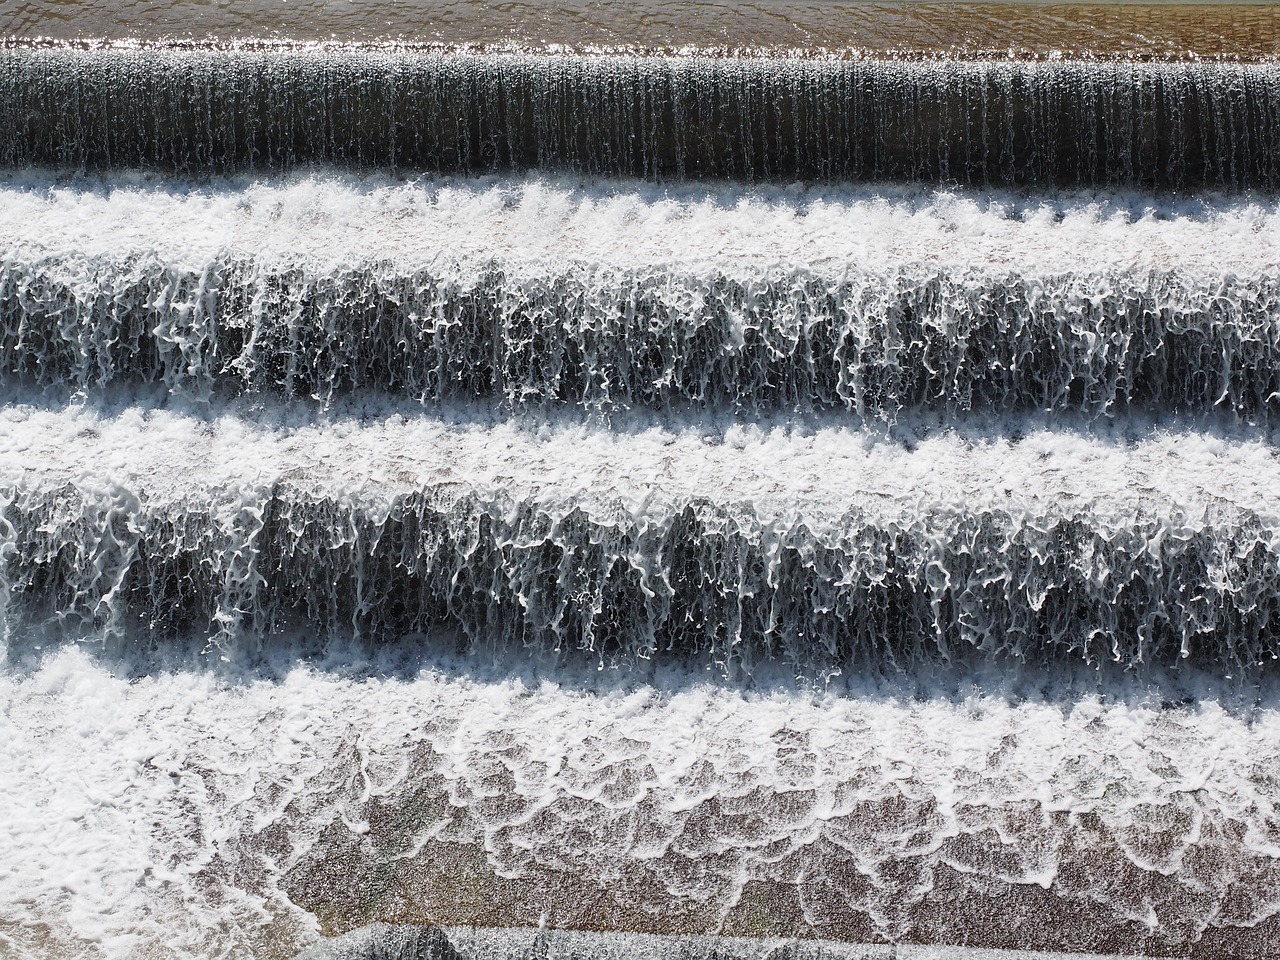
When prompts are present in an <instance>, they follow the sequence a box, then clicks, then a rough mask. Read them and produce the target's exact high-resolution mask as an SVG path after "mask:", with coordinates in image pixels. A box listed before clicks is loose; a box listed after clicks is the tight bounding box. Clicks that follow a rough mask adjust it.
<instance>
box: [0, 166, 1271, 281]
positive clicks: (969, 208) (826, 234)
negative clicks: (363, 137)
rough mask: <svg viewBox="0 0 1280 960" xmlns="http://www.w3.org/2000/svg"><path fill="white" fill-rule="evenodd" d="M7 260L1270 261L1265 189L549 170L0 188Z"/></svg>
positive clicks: (43, 181)
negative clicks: (717, 182)
mask: <svg viewBox="0 0 1280 960" xmlns="http://www.w3.org/2000/svg"><path fill="white" fill-rule="evenodd" d="M0 249H3V251H4V256H6V257H7V258H10V259H13V258H17V257H29V256H31V255H32V253H34V252H39V253H43V254H44V255H47V256H51V257H53V256H59V255H67V254H74V255H76V256H83V257H95V256H96V257H113V258H114V257H120V256H127V255H131V254H133V255H137V254H154V255H156V256H159V257H161V258H162V259H165V260H167V261H170V262H172V263H174V264H176V265H179V266H180V267H182V268H185V269H199V268H201V267H202V266H204V265H205V264H208V263H210V262H213V261H215V260H217V259H218V258H219V256H224V255H226V254H227V253H233V252H242V253H250V254H252V255H254V256H255V257H260V258H264V259H266V260H267V261H268V262H269V261H270V259H271V258H273V257H274V258H279V259H280V260H287V261H304V262H310V263H313V264H324V265H335V264H338V265H342V264H345V265H350V264H353V263H366V262H369V261H374V262H378V261H393V262H400V263H413V264H418V265H430V264H432V263H449V264H457V263H466V262H469V261H470V262H477V261H478V262H482V263H483V262H488V261H491V260H492V259H493V258H494V257H495V255H496V256H498V257H499V258H500V259H501V261H502V262H503V263H504V265H509V266H511V267H512V268H513V269H517V270H518V269H521V268H522V267H523V268H524V269H542V270H545V268H546V265H547V264H548V263H557V262H560V263H563V262H585V263H590V264H598V265H600V266H602V267H610V266H611V267H620V268H622V267H640V266H644V267H662V266H674V265H678V267H679V268H680V269H681V270H689V271H698V272H704V271H708V270H713V269H715V268H717V267H721V268H723V267H729V266H731V267H740V266H742V265H744V264H747V265H752V266H754V267H755V268H757V269H759V270H764V271H769V270H778V269H787V268H790V267H794V266H796V265H807V266H810V267H814V268H834V269H835V270H837V271H839V270H843V269H847V268H849V267H851V266H856V267H858V268H862V269H876V268H880V269H888V268H900V267H904V266H909V265H913V264H920V263H929V264H942V265H950V266H970V265H982V266H983V267H984V268H985V269H988V270H997V269H1000V268H1013V267H1016V268H1019V269H1022V270H1029V271H1035V270H1039V271H1064V270H1074V271H1078V270H1080V269H1082V268H1087V269H1092V270H1104V269H1111V270H1116V269H1120V270H1125V271H1133V272H1141V271H1144V270H1153V269H1161V268H1171V267H1176V268H1199V269H1201V270H1208V271H1212V272H1213V273H1218V274H1222V273H1226V274H1235V273H1238V274H1247V273H1250V272H1255V273H1256V272H1267V271H1274V270H1275V266H1276V259H1277V252H1280V207H1278V206H1277V204H1276V202H1275V200H1274V198H1249V197H1245V198H1239V197H1237V198H1233V199H1215V198H1213V197H1212V196H1208V197H1204V198H1189V199H1184V198H1177V197H1173V198H1170V197H1163V198H1161V197H1153V196H1150V195H1143V194H1141V193H1129V194H1126V193H1113V192H1097V193H1089V192H1076V193H1062V194H1057V195H1054V194H1051V193H1049V194H1046V193H1037V194H1033V195H1030V196H1026V195H1022V194H1017V193H1013V192H1000V191H981V190H978V191H974V190H951V189H938V188H913V187H901V186H888V185H868V186H855V187H827V188H820V187H803V186H801V185H799V184H797V185H795V186H793V187H787V188H779V187H767V186H758V187H751V188H747V187H743V186H739V185H734V186H723V187H715V186H691V185H684V186H680V185H673V186H664V187H659V186H653V185H645V184H640V183H628V182H626V181H601V180H592V179H572V178H562V179H555V178H550V179H548V178H545V177H540V176H533V175H530V176H525V177H517V178H514V179H497V178H487V179H485V178H481V179H448V178H446V179H427V178H424V179H417V180H396V179H392V178H387V177H368V178H356V177H352V176H350V175H341V174H337V173H323V172H322V173H318V174H314V175H306V176H297V177H293V178H285V179H268V180H255V179H249V178H241V179H226V180H217V179H214V180H206V181H202V182H186V183H184V182H182V181H175V180H158V179H156V178H154V177H152V176H150V175H145V174H129V173H119V174H113V175H111V176H110V177H104V178H100V179H88V180H76V179H69V180H67V179H58V178H53V177H50V176H48V175H43V174H40V173H22V174H12V173H11V174H7V175H5V176H4V178H3V179H2V180H0Z"/></svg>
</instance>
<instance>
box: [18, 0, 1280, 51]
mask: <svg viewBox="0 0 1280 960" xmlns="http://www.w3.org/2000/svg"><path fill="white" fill-rule="evenodd" d="M0 33H4V34H8V35H9V36H11V37H17V38H28V39H30V38H37V37H45V38H55V39H64V40H65V39H85V38H99V39H111V40H161V39H195V40H215V41H217V40H221V41H226V40H232V39H241V40H243V39H259V40H262V39H277V40H338V41H346V42H361V41H372V40H383V41H386V40H396V41H409V42H418V43H432V44H444V45H450V46H452V45H473V44H478V45H488V46H499V47H516V48H521V49H545V48H550V47H555V48H561V49H564V48H570V49H585V48H604V49H630V50H664V49H675V48H688V47H692V48H700V49H713V50H735V49H771V50H784V51H797V52H809V53H814V52H818V51H822V50H829V51H842V50H861V51H868V52H877V51H879V52H886V51H921V52H936V51H949V50H955V51H959V52H968V53H971V54H977V53H981V52H987V53H996V54H1004V53H1006V52H1008V51H1011V50H1012V51H1021V52H1024V53H1041V54H1044V53H1050V52H1067V53H1076V54H1085V55H1088V56H1179V55H1183V54H1185V53H1187V52H1192V53H1196V54H1198V55H1202V56H1213V55H1226V56H1232V57H1245V58H1250V57H1259V56H1269V55H1273V54H1275V53H1276V52H1277V50H1280V46H1278V40H1280V8H1277V7H1275V6H1273V5H1268V4H1263V3H1259V4H1237V3H1225V4H1220V3H1198V4H1164V3H1154V4H1153V3H1144V4H1109V3H1082V4H1061V3H1047V4H1006V3H933V2H923V3H848V2H831V3H804V2H797V0H765V2H757V3H728V2H704V3H696V2H684V0H643V2H640V3H603V2H581V0H578V2H575V0H533V2H527V3H497V2H494V0H453V2H450V0H400V2H386V3H361V2H348V0H341V2H334V0H254V2H225V0H224V2H209V0H204V2H202V0H169V2H154V3H152V2H146V3H141V2H139V3H117V2H101V0H66V2H54V0H33V2H15V0H4V2H2V3H0Z"/></svg>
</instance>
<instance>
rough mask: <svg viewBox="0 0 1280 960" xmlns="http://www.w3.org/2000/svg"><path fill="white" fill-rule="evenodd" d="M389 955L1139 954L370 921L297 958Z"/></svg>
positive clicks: (610, 958)
mask: <svg viewBox="0 0 1280 960" xmlns="http://www.w3.org/2000/svg"><path fill="white" fill-rule="evenodd" d="M388 951H390V952H388ZM397 951H399V952H397ZM392 955H394V956H402V955H403V956H413V957H415V958H420V960H580V958H586V957H590V958H599V960H1131V958H1132V957H1137V956H1141V955H1140V954H1133V955H1126V954H1110V953H1080V952H1060V951H1045V950H1023V949H1007V948H985V947H964V946H955V945H950V944H873V943H854V942H844V941H838V940H823V939H802V938H784V937H741V936H719V935H715V934H691V935H679V934H649V933H629V932H625V931H583V930H560V929H549V928H539V927H469V926H454V925H443V926H440V927H434V926H431V925H426V924H406V925H390V924H383V923H373V924H369V925H367V926H362V927H358V928H356V929H354V930H351V931H349V932H347V933H345V934H341V935H338V936H334V937H327V938H324V939H322V940H320V941H319V942H317V943H315V944H312V945H311V946H309V947H307V948H305V949H303V950H302V952H301V953H299V954H298V955H297V960H364V958H366V957H367V958H370V960H372V958H374V957H379V958H380V957H384V956H392Z"/></svg>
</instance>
